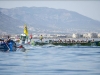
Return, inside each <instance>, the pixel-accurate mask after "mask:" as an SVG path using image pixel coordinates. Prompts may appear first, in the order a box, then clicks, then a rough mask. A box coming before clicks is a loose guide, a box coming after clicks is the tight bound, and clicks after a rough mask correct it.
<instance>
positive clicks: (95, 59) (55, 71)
mask: <svg viewBox="0 0 100 75" xmlns="http://www.w3.org/2000/svg"><path fill="white" fill-rule="evenodd" d="M25 48H26V50H22V49H18V50H17V51H14V52H0V75H100V48H96V47H95V48H91V47H66V46H52V45H51V46H50V45H47V46H26V47H25Z"/></svg>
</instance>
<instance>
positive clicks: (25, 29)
mask: <svg viewBox="0 0 100 75" xmlns="http://www.w3.org/2000/svg"><path fill="white" fill-rule="evenodd" d="M24 34H25V35H26V36H28V30H27V26H26V25H25V26H24Z"/></svg>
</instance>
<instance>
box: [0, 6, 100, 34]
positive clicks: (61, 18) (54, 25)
mask: <svg viewBox="0 0 100 75" xmlns="http://www.w3.org/2000/svg"><path fill="white" fill-rule="evenodd" d="M0 12H2V13H3V14H5V15H7V16H9V17H11V18H13V19H16V20H19V21H21V22H23V23H27V25H28V27H29V30H30V31H31V32H34V31H38V32H43V31H44V30H45V31H48V32H50V31H63V32H65V33H66V32H71V30H70V29H73V30H72V32H74V31H75V32H80V31H81V32H85V31H87V32H88V31H100V30H99V27H100V22H99V21H96V20H93V19H91V18H89V17H86V16H84V15H81V14H79V13H77V12H73V11H68V10H65V9H54V8H48V7H16V8H11V9H4V8H0ZM19 26H21V24H19ZM32 28H33V30H32Z"/></svg>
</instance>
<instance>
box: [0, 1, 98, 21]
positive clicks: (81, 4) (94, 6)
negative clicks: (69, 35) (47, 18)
mask: <svg viewBox="0 0 100 75" xmlns="http://www.w3.org/2000/svg"><path fill="white" fill-rule="evenodd" d="M22 6H26V7H32V6H36V7H50V8H56V9H66V10H69V11H75V12H78V13H80V14H82V15H85V16H87V17H90V18H92V19H94V20H98V21H100V1H99V0H96V1H95V0H94V1H93V0H90V1H89V0H88V1H86V0H85V1H84V0H82V1H79V0H75V1H74V0H71V1H70V0H67V1H66V0H58V1H57V0H55V1H53V0H52V1H50V0H48V1H46V0H44V1H42V0H39V1H36V0H33V1H32V0H30V1H24V0H22V1H17V0H15V1H12V0H11V1H7V0H5V1H3V0H2V1H1V0H0V8H15V7H22Z"/></svg>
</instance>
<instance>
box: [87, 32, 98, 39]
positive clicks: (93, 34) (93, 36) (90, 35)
mask: <svg viewBox="0 0 100 75" xmlns="http://www.w3.org/2000/svg"><path fill="white" fill-rule="evenodd" d="M88 37H89V38H97V37H98V35H97V33H88Z"/></svg>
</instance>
